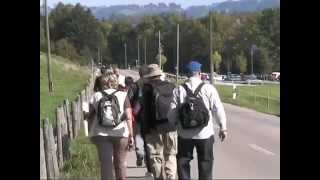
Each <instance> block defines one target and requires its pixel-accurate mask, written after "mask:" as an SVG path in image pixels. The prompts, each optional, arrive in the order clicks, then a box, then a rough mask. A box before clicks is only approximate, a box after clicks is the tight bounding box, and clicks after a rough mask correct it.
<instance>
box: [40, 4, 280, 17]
mask: <svg viewBox="0 0 320 180" xmlns="http://www.w3.org/2000/svg"><path fill="white" fill-rule="evenodd" d="M276 7H280V0H238V1H234V0H227V1H224V2H220V3H212V4H211V5H209V6H190V7H188V8H187V9H183V8H182V7H181V6H180V5H178V4H175V3H170V4H168V5H167V4H165V3H159V4H153V3H150V4H148V5H144V6H139V5H134V4H132V5H117V6H98V7H89V8H90V9H91V11H92V13H93V15H94V16H95V17H96V18H98V19H106V20H108V19H114V18H115V19H117V18H119V17H120V18H121V17H124V16H136V17H139V16H143V15H160V14H164V13H183V14H185V15H186V16H187V17H191V18H199V17H203V16H206V15H207V14H208V13H209V10H210V9H211V10H212V11H219V12H225V13H233V12H255V11H260V10H263V9H266V8H276ZM40 9H41V7H40ZM51 10H52V9H51V8H49V12H50V11H51ZM40 11H41V10H40Z"/></svg>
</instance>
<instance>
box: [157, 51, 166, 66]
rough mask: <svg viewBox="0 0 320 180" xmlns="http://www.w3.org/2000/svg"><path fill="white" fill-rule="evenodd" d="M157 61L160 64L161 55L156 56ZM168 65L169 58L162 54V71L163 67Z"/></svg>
mask: <svg viewBox="0 0 320 180" xmlns="http://www.w3.org/2000/svg"><path fill="white" fill-rule="evenodd" d="M155 59H156V61H157V62H159V54H157V56H156V58H155ZM166 63H167V57H166V56H165V55H164V54H161V67H160V68H161V69H163V66H164V65H165V64H166Z"/></svg>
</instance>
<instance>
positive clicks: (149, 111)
mask: <svg viewBox="0 0 320 180" xmlns="http://www.w3.org/2000/svg"><path fill="white" fill-rule="evenodd" d="M174 88H175V85H174V84H173V83H170V82H167V81H160V80H157V81H154V82H151V83H147V84H144V87H143V96H144V98H145V100H144V102H145V104H144V109H145V111H144V112H145V113H144V114H145V116H146V117H145V119H146V120H147V121H148V125H149V127H152V128H155V127H156V125H158V124H164V123H167V122H168V118H167V113H168V111H169V109H170V102H171V100H172V97H173V90H174Z"/></svg>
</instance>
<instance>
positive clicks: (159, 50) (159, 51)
mask: <svg viewBox="0 0 320 180" xmlns="http://www.w3.org/2000/svg"><path fill="white" fill-rule="evenodd" d="M158 53H159V67H160V69H161V42H160V30H159V49H158Z"/></svg>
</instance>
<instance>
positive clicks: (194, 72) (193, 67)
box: [186, 59, 202, 78]
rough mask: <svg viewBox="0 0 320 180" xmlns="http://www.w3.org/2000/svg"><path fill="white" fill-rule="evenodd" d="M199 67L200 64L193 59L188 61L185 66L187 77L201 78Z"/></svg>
mask: <svg viewBox="0 0 320 180" xmlns="http://www.w3.org/2000/svg"><path fill="white" fill-rule="evenodd" d="M201 66H202V64H200V63H199V62H198V61H197V60H195V59H193V60H192V61H190V62H189V63H188V64H187V66H186V69H187V71H188V76H189V77H198V78H201Z"/></svg>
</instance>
